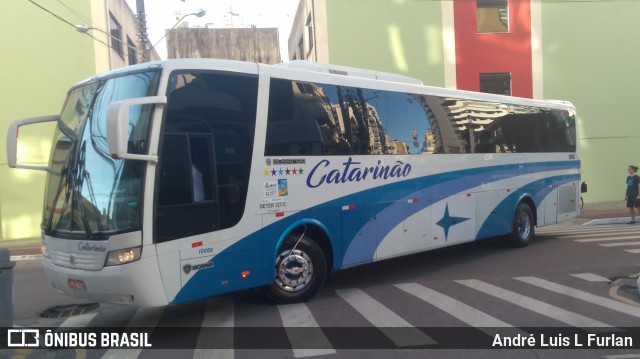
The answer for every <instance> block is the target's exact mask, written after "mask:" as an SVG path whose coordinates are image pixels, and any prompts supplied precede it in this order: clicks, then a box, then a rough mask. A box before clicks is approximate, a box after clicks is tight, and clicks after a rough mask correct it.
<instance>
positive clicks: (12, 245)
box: [0, 201, 640, 261]
mask: <svg viewBox="0 0 640 359" xmlns="http://www.w3.org/2000/svg"><path fill="white" fill-rule="evenodd" d="M639 218H640V216H639ZM629 220H630V218H629V210H628V209H627V208H625V203H624V202H623V201H620V202H605V203H595V204H585V206H584V208H583V209H582V211H581V213H580V215H579V216H578V217H575V218H572V219H570V220H568V221H565V222H561V223H559V224H558V225H562V224H563V223H566V224H573V225H602V224H626V223H628V222H629ZM40 245H41V239H40V238H24V239H6V240H0V248H7V249H9V251H10V253H11V260H12V261H17V260H29V259H39V258H40V257H41V256H42V252H41V248H40Z"/></svg>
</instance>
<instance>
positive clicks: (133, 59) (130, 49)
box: [127, 36, 138, 65]
mask: <svg viewBox="0 0 640 359" xmlns="http://www.w3.org/2000/svg"><path fill="white" fill-rule="evenodd" d="M127 56H128V59H127V60H128V61H129V65H135V64H137V63H138V51H136V44H135V43H134V42H133V41H132V40H131V38H129V36H127Z"/></svg>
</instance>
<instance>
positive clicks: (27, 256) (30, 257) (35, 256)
mask: <svg viewBox="0 0 640 359" xmlns="http://www.w3.org/2000/svg"><path fill="white" fill-rule="evenodd" d="M39 259H42V254H25V255H21V256H11V257H9V260H10V261H12V262H21V261H34V260H39Z"/></svg>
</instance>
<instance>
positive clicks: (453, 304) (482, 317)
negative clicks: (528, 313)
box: [395, 283, 529, 336]
mask: <svg viewBox="0 0 640 359" xmlns="http://www.w3.org/2000/svg"><path fill="white" fill-rule="evenodd" d="M395 286H396V287H397V288H398V289H401V290H403V291H405V292H407V293H409V294H411V295H413V296H415V297H417V298H419V299H421V300H422V301H424V302H427V303H429V304H431V305H433V306H435V307H436V308H438V309H440V310H442V311H444V312H446V313H448V314H450V315H452V316H453V317H455V318H457V319H458V320H460V321H462V322H464V323H466V324H469V325H470V326H472V327H477V328H479V329H480V330H481V331H483V332H485V333H487V334H489V335H490V336H494V335H496V334H497V332H498V331H496V330H493V329H492V328H502V327H508V328H513V326H512V325H511V324H508V323H505V322H503V321H501V320H499V319H496V318H494V317H492V316H490V315H489V314H486V313H484V312H482V311H480V310H478V309H476V308H473V307H471V306H469V305H467V304H465V303H462V302H460V301H459V300H457V299H454V298H452V297H449V296H448V295H445V294H442V293H439V292H437V291H435V290H433V289H430V288H427V287H425V286H422V285H420V284H418V283H402V284H395ZM499 333H500V334H501V335H512V336H515V335H518V334H520V335H523V336H527V335H529V333H527V332H525V331H522V330H519V329H513V330H511V331H508V332H505V331H504V330H500V331H499Z"/></svg>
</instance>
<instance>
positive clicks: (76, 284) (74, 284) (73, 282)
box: [67, 278, 87, 290]
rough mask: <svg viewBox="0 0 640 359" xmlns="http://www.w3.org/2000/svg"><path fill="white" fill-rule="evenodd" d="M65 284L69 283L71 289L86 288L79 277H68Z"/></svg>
mask: <svg viewBox="0 0 640 359" xmlns="http://www.w3.org/2000/svg"><path fill="white" fill-rule="evenodd" d="M67 285H69V288H71V289H79V290H86V289H87V287H85V285H84V281H82V280H80V279H73V278H69V279H67Z"/></svg>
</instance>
